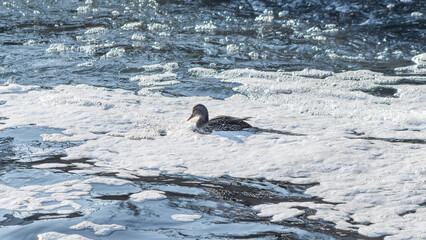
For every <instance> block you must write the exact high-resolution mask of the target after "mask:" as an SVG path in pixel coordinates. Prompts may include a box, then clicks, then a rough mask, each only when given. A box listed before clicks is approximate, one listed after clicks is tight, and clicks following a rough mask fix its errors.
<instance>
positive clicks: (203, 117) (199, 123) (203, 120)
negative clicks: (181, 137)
mask: <svg viewBox="0 0 426 240" xmlns="http://www.w3.org/2000/svg"><path fill="white" fill-rule="evenodd" d="M208 121H209V114H208V113H206V114H203V115H200V117H199V118H198V120H197V123H196V126H197V128H201V127H203V126H204V124H206V123H207V122H208Z"/></svg>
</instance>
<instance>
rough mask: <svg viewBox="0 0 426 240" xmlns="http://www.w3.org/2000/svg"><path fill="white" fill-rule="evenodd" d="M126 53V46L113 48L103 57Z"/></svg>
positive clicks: (118, 55)
mask: <svg viewBox="0 0 426 240" xmlns="http://www.w3.org/2000/svg"><path fill="white" fill-rule="evenodd" d="M124 53H126V50H125V49H124V48H113V49H111V50H109V51H108V52H107V53H106V54H105V55H104V56H102V59H106V58H115V57H121V56H123V55H124Z"/></svg>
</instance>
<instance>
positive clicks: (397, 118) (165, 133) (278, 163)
mask: <svg viewBox="0 0 426 240" xmlns="http://www.w3.org/2000/svg"><path fill="white" fill-rule="evenodd" d="M419 61H420V60H419ZM159 71H165V70H159ZM190 71H191V72H194V73H196V74H194V75H193V76H194V77H196V78H197V79H200V80H202V79H204V78H212V77H214V78H217V79H218V80H220V81H223V82H225V83H228V82H231V83H238V86H236V87H234V90H235V91H236V92H237V94H236V95H234V96H232V97H230V98H227V99H225V100H214V99H211V98H208V97H180V98H168V97H163V96H161V95H158V94H157V95H155V97H153V96H151V95H147V96H139V95H136V94H135V93H134V92H131V91H125V90H120V89H104V88H98V87H91V86H87V85H76V86H72V85H67V86H57V87H54V88H53V89H50V90H33V91H31V90H28V91H22V89H23V87H21V89H19V90H17V91H11V90H10V89H9V86H1V87H0V93H1V92H5V93H7V94H2V95H1V96H2V100H4V101H6V103H5V104H3V105H2V106H1V107H2V116H5V117H7V118H9V119H6V120H2V122H4V123H5V124H2V125H0V129H4V128H8V127H14V126H20V125H27V124H29V123H34V124H37V125H38V126H48V127H52V128H60V129H66V131H64V132H63V133H60V134H59V135H54V134H51V135H43V137H45V138H46V140H49V137H50V140H52V141H54V140H55V137H57V140H58V141H60V140H65V139H66V137H68V136H69V137H71V136H72V139H73V140H78V139H81V140H82V141H84V142H83V143H82V144H81V145H78V146H74V147H70V148H67V149H66V153H67V155H68V156H67V157H66V158H64V159H68V160H71V159H79V158H90V159H92V160H93V162H94V164H95V168H94V169H93V172H96V171H101V172H103V173H118V174H119V175H120V176H140V175H139V174H141V175H144V174H154V175H156V174H159V173H160V172H166V173H183V174H193V175H197V176H207V177H209V176H222V175H225V174H227V175H230V176H233V177H265V178H268V179H274V180H284V181H290V182H295V183H311V182H319V183H320V184H319V185H316V186H313V187H311V188H309V189H308V190H307V194H311V195H313V196H317V197H320V198H323V199H324V200H325V201H330V202H338V203H340V204H337V205H335V206H334V205H333V206H329V205H326V204H317V205H315V204H312V205H301V203H296V202H294V203H290V205H276V206H274V208H275V210H273V211H276V213H278V214H281V215H274V214H273V213H272V210H271V212H270V213H268V214H267V209H268V208H269V207H266V206H263V207H260V208H259V209H258V210H259V211H260V214H265V215H264V216H271V219H272V220H274V221H275V220H276V221H279V220H283V219H288V218H292V217H297V215H298V214H299V213H300V211H296V210H295V208H294V207H297V206H300V207H309V208H312V209H315V210H316V211H317V213H316V214H315V215H313V216H310V218H322V219H326V220H330V221H332V222H334V223H336V224H337V225H336V226H337V228H338V229H353V227H355V228H359V232H360V233H362V234H365V235H367V236H379V235H381V236H383V235H385V234H393V237H395V238H398V237H401V238H403V237H405V236H409V237H411V238H416V237H417V238H419V237H420V236H421V234H424V231H420V230H418V229H424V228H421V227H419V226H423V225H422V224H424V218H422V214H424V211H423V210H422V207H420V205H419V204H422V203H423V202H424V188H423V185H424V171H425V169H426V166H425V162H424V153H425V148H424V144H412V143H401V142H388V141H383V140H386V138H401V139H404V138H407V139H423V140H424V139H426V136H425V131H426V119H425V118H426V117H425V116H426V109H425V108H424V102H426V99H425V97H426V86H425V85H383V84H389V83H391V84H394V83H398V82H399V81H401V80H404V81H406V80H410V81H424V80H425V78H424V77H422V76H385V75H383V74H380V73H375V72H371V71H348V72H343V73H330V72H321V71H315V70H305V71H299V72H262V71H256V70H252V69H232V70H226V71H222V72H217V73H215V71H216V70H212V71H209V70H205V69H192V70H190ZM204 73H207V74H204ZM161 74H163V73H160V76H165V75H161ZM153 75H155V74H153ZM168 76H171V75H168ZM174 76H175V75H173V76H171V77H172V78H173V77H174ZM155 77H157V78H158V79H160V80H158V81H162V80H163V79H167V78H162V77H158V76H155ZM141 79H142V77H141ZM141 79H135V80H138V81H140V80H141ZM202 82H203V81H200V84H202ZM377 87H389V88H390V87H391V88H395V89H396V90H397V91H396V94H395V97H378V96H374V95H372V94H368V93H366V92H363V91H361V90H368V89H372V88H377ZM197 103H203V104H205V105H206V106H207V107H208V109H209V112H210V115H211V116H215V115H234V116H237V117H246V116H251V117H253V118H252V120H251V122H250V123H251V124H252V125H253V126H256V127H260V128H273V129H278V130H284V131H290V132H295V133H305V134H307V136H286V135H277V134H266V133H263V134H261V133H258V134H253V133H247V132H228V133H220V132H218V133H214V134H207V135H201V134H197V133H194V132H192V127H193V125H194V122H186V119H187V118H188V116H189V115H190V113H191V109H192V107H193V106H194V105H195V104H197ZM76 123H78V124H76ZM100 132H106V134H102V133H100ZM351 132H352V133H354V132H357V133H359V134H364V135H358V136H356V135H353V134H350V133H351ZM61 135H63V136H61ZM359 137H366V138H367V139H354V138H359ZM368 137H378V138H382V140H374V139H368ZM90 170H91V169H83V170H82V171H86V172H90ZM76 171H81V170H76ZM78 183H79V184H80V186H81V188H82V190H79V191H78V192H81V194H87V193H88V192H89V191H90V190H88V189H90V188H91V186H90V184H88V183H87V182H78ZM83 187H84V188H83ZM35 188H36V191H35V192H39V191H40V190H39V189H38V188H39V187H35ZM56 188H57V187H55V186H53V189H56ZM66 188H68V187H66ZM86 188H88V189H86ZM1 189H2V191H3V192H2V196H3V195H4V196H12V198H15V197H16V196H18V197H17V198H18V199H20V197H19V196H21V195H22V196H28V197H29V199H30V200H29V201H30V202H32V204H36V205H37V201H38V200H36V199H34V197H33V195H32V194H33V192H31V191H29V190H28V189H25V188H24V189H20V188H18V189H16V188H10V187H7V186H5V185H2V186H1ZM37 189H38V190H37ZM3 193H4V194H3ZM18 193H19V194H18ZM70 193H71V192H69V191H65V192H64V194H65V195H69V194H70ZM160 195H161V194H160ZM79 196H81V195H79ZM162 196H163V197H164V195H162ZM139 197H140V198H139ZM133 198H136V199H137V200H143V199H144V196H143V194H141V196H138V195H135V196H134V197H133ZM6 199H9V198H6ZM63 200H71V201H72V199H68V198H65V197H64V198H59V199H58V201H60V202H61V201H63ZM10 202H11V201H6V202H5V203H1V204H0V206H3V205H4V206H5V207H6V209H12V210H14V209H16V210H18V209H21V208H19V206H18V205H13V206H11V205H10ZM68 203H69V202H68ZM61 204H62V205H66V203H64V202H62V203H61ZM59 205H60V204H59ZM59 205H58V206H59ZM44 207H48V206H44ZM75 207H76V208H77V206H75ZM28 208H30V207H29V206H28V204H27V203H25V204H24V205H23V207H22V209H28ZM270 208H272V206H271V207H270ZM22 209H21V210H22ZM33 209H43V208H40V207H34V208H33ZM290 209H291V210H290ZM404 211H409V212H413V213H410V214H403V213H404ZM262 212H263V213H262ZM350 218H353V219H354V222H355V223H351V222H348V221H347V220H348V219H350ZM410 221H411V223H410ZM357 222H359V223H360V224H357ZM366 222H368V224H361V223H366ZM413 222H416V224H414V225H413V224H412V223H413ZM417 223H418V224H417ZM367 225H368V226H367ZM414 227H417V231H413V228H414ZM378 230H380V231H378Z"/></svg>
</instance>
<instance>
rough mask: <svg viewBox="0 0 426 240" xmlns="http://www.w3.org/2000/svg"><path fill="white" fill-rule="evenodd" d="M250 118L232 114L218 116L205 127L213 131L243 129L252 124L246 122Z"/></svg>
mask: <svg viewBox="0 0 426 240" xmlns="http://www.w3.org/2000/svg"><path fill="white" fill-rule="evenodd" d="M248 119H249V118H236V117H230V116H217V117H214V118H212V119H210V121H208V122H207V123H206V124H205V125H204V129H205V130H206V131H208V132H212V131H241V130H242V129H244V128H251V127H252V126H251V125H250V124H248V123H246V122H245V120H248Z"/></svg>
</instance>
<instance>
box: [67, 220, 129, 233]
mask: <svg viewBox="0 0 426 240" xmlns="http://www.w3.org/2000/svg"><path fill="white" fill-rule="evenodd" d="M88 228H91V229H93V231H94V233H95V234H96V235H101V236H107V235H110V234H111V233H113V232H115V231H118V230H121V231H123V230H126V227H125V226H123V225H119V224H103V225H102V224H96V223H93V222H90V221H83V222H81V223H79V224H77V225H74V226H71V227H70V229H72V230H84V229H88Z"/></svg>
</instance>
